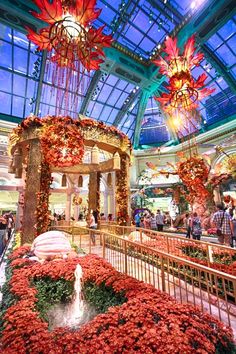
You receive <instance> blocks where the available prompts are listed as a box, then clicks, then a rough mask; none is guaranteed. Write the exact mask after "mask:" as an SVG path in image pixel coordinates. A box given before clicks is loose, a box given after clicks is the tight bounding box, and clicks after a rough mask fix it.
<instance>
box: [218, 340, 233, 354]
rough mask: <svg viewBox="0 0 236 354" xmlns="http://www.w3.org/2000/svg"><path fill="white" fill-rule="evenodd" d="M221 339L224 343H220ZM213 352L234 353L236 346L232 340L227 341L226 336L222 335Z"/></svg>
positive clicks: (221, 353) (220, 353)
mask: <svg viewBox="0 0 236 354" xmlns="http://www.w3.org/2000/svg"><path fill="white" fill-rule="evenodd" d="M223 341H224V342H225V344H224V345H223V344H222V343H223ZM215 354H236V346H235V344H234V343H233V342H229V340H228V338H226V337H223V338H222V340H219V341H218V343H217V344H216V352H215Z"/></svg>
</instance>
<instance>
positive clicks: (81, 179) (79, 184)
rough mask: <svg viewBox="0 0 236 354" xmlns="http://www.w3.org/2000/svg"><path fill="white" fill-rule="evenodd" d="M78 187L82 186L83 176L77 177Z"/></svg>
mask: <svg viewBox="0 0 236 354" xmlns="http://www.w3.org/2000/svg"><path fill="white" fill-rule="evenodd" d="M78 187H83V176H79V178H78Z"/></svg>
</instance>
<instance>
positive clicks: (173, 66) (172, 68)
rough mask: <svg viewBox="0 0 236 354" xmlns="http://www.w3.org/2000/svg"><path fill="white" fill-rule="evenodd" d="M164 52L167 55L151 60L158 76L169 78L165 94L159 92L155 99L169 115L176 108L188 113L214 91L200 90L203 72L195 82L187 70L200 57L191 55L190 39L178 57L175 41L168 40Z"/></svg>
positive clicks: (199, 55)
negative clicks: (157, 69)
mask: <svg viewBox="0 0 236 354" xmlns="http://www.w3.org/2000/svg"><path fill="white" fill-rule="evenodd" d="M164 51H165V53H166V54H167V56H166V57H164V58H163V57H160V59H158V60H154V63H155V64H156V65H158V66H159V67H160V73H161V74H164V75H166V76H167V77H168V78H169V85H168V86H167V87H166V88H167V89H168V90H169V93H162V94H161V96H160V97H156V100H157V101H159V102H160V103H161V104H162V108H163V109H164V110H165V111H166V112H167V113H170V114H172V113H173V112H174V111H175V110H176V109H177V110H182V111H190V110H192V109H194V108H196V107H197V106H198V103H197V101H198V100H201V99H203V98H205V97H207V96H208V95H210V94H211V93H212V92H214V91H215V89H214V88H205V87H204V85H205V80H206V78H207V75H206V74H205V73H203V74H201V75H200V76H199V77H198V78H197V80H195V79H194V77H193V76H192V74H191V69H192V68H193V67H195V66H198V65H199V64H200V62H201V61H202V59H203V54H202V53H197V54H195V51H196V48H195V39H194V36H192V37H190V38H189V40H188V41H187V42H186V44H185V46H184V51H183V53H182V54H180V51H179V48H178V47H177V38H174V39H172V38H171V37H168V38H167V39H166V41H165V50H164Z"/></svg>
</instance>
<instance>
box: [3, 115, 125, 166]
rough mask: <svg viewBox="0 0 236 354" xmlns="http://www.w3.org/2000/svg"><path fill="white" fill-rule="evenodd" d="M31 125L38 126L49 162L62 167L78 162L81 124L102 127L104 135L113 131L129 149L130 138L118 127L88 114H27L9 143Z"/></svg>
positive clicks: (80, 155) (82, 152)
mask: <svg viewBox="0 0 236 354" xmlns="http://www.w3.org/2000/svg"><path fill="white" fill-rule="evenodd" d="M30 127H37V128H40V141H41V146H42V150H43V154H44V156H45V160H46V162H48V163H49V164H50V165H53V166H58V167H64V166H71V165H75V164H78V163H81V161H82V158H83V155H84V140H83V136H82V130H83V128H96V129H100V130H103V131H104V132H105V133H106V134H107V135H109V134H112V135H114V134H115V135H116V136H118V137H119V138H120V139H122V141H123V144H124V145H125V146H126V147H127V148H129V149H131V146H132V144H131V141H130V140H129V138H128V137H127V135H125V134H124V133H122V132H121V131H120V130H119V129H117V128H116V127H113V126H107V125H106V124H105V123H103V122H101V121H96V120H93V119H90V118H83V119H78V120H74V119H72V118H70V117H69V116H66V117H56V116H45V117H44V118H39V117H36V116H29V117H27V118H25V119H24V120H23V121H22V122H21V124H20V125H19V126H18V127H17V128H15V129H14V130H13V131H12V133H11V135H10V146H9V151H11V147H12V146H14V145H15V144H16V143H17V142H18V141H19V137H20V135H21V134H22V133H23V131H24V130H26V129H28V128H30Z"/></svg>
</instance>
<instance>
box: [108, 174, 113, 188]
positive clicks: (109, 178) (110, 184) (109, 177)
mask: <svg viewBox="0 0 236 354" xmlns="http://www.w3.org/2000/svg"><path fill="white" fill-rule="evenodd" d="M107 185H108V187H111V186H112V175H111V173H110V172H109V173H108V175H107Z"/></svg>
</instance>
